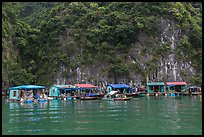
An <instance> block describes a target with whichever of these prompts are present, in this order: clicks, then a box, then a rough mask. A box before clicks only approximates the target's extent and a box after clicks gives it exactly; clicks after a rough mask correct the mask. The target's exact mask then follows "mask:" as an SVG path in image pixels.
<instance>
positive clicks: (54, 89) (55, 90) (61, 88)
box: [49, 85, 77, 98]
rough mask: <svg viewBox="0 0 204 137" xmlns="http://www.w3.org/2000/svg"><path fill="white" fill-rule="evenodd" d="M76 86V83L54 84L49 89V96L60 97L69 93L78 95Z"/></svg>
mask: <svg viewBox="0 0 204 137" xmlns="http://www.w3.org/2000/svg"><path fill="white" fill-rule="evenodd" d="M76 90H77V89H76V87H75V86H74V85H53V86H51V87H50V90H49V97H55V98H58V97H60V96H62V95H64V94H67V93H69V95H70V96H74V95H76Z"/></svg>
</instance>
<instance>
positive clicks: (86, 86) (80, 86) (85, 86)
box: [74, 84, 98, 88]
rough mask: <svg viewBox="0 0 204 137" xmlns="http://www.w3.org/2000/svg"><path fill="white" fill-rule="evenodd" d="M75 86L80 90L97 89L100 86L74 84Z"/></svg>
mask: <svg viewBox="0 0 204 137" xmlns="http://www.w3.org/2000/svg"><path fill="white" fill-rule="evenodd" d="M74 86H76V87H78V88H97V87H98V86H94V85H92V84H74Z"/></svg>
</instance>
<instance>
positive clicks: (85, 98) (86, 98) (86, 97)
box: [80, 96, 97, 100]
mask: <svg viewBox="0 0 204 137" xmlns="http://www.w3.org/2000/svg"><path fill="white" fill-rule="evenodd" d="M80 99H81V100H95V99H97V97H91V96H90V97H89V96H85V97H80Z"/></svg>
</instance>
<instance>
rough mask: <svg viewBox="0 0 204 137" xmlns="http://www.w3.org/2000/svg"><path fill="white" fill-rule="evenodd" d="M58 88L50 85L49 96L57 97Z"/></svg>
mask: <svg viewBox="0 0 204 137" xmlns="http://www.w3.org/2000/svg"><path fill="white" fill-rule="evenodd" d="M58 92H59V89H58V88H56V87H51V88H50V90H49V96H50V97H58V96H59V93H58Z"/></svg>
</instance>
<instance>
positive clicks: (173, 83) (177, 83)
mask: <svg viewBox="0 0 204 137" xmlns="http://www.w3.org/2000/svg"><path fill="white" fill-rule="evenodd" d="M166 84H167V85H187V83H186V82H166Z"/></svg>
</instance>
